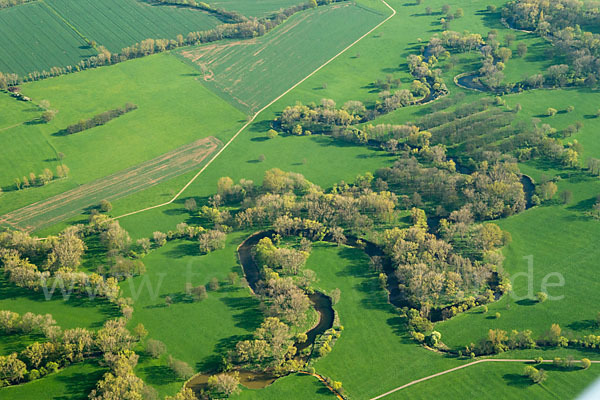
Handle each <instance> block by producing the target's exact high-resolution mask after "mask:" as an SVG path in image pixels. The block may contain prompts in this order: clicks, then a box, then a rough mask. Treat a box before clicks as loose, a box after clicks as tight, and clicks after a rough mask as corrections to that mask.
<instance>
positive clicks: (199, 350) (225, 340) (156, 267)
mask: <svg viewBox="0 0 600 400" xmlns="http://www.w3.org/2000/svg"><path fill="white" fill-rule="evenodd" d="M246 235H247V233H246V234H243V233H235V234H231V235H229V237H228V239H227V247H226V248H225V249H224V250H218V251H215V252H213V253H210V254H208V255H200V250H199V249H198V245H197V244H196V243H194V242H189V241H176V242H169V243H168V244H167V245H166V246H164V247H162V248H160V249H158V250H156V251H154V252H152V253H151V254H150V255H148V256H147V257H145V258H144V263H145V264H146V268H147V272H146V274H145V275H143V276H139V277H136V278H132V279H129V280H128V281H125V282H123V283H122V284H121V288H122V290H123V293H124V295H125V296H127V297H131V298H133V299H134V310H135V311H134V313H133V317H132V319H131V321H130V326H131V327H134V326H135V325H137V324H138V323H142V324H144V326H145V327H146V329H147V330H148V332H149V335H148V337H149V338H152V339H156V340H160V341H162V342H164V343H165V344H166V347H167V353H168V354H171V355H172V356H173V357H175V358H178V359H181V360H183V361H185V362H187V363H189V364H190V365H191V366H192V367H193V368H194V369H195V370H196V371H206V370H212V369H214V368H215V365H216V363H218V362H219V360H220V357H219V356H218V354H219V353H221V354H222V353H223V352H225V351H226V350H228V349H229V348H231V346H232V345H234V344H235V343H236V342H237V341H239V340H242V339H244V338H246V337H247V336H249V335H250V334H251V333H252V331H253V330H254V329H256V328H257V327H258V326H259V325H260V323H261V322H262V319H263V316H262V313H261V312H260V310H259V308H258V301H257V300H256V299H255V298H254V297H253V296H251V294H250V291H249V290H248V289H247V288H246V287H241V286H232V285H231V284H228V283H226V281H227V275H228V274H229V273H230V272H235V273H237V274H238V275H239V276H240V277H241V273H242V271H241V267H240V266H239V264H238V261H237V252H236V249H237V246H238V245H239V244H240V243H241V242H242V240H244V239H245V236H246ZM213 277H216V278H217V279H218V280H219V282H220V286H221V287H220V288H219V289H218V290H216V291H211V290H209V291H208V298H207V299H205V300H202V301H199V302H193V301H192V300H191V299H190V298H189V297H188V296H187V295H186V293H185V284H186V283H188V282H189V283H191V284H192V285H193V286H198V285H207V284H208V283H209V281H210V280H211V279H212V278H213ZM166 296H170V297H171V298H172V300H173V303H172V304H171V305H167V304H166V302H165V298H166ZM165 370H168V368H167V367H166V366H165V364H164V360H163V362H162V363H161V362H160V361H159V362H156V361H154V360H151V359H144V360H142V362H140V364H139V365H138V367H137V369H136V371H137V372H138V373H139V376H140V377H142V379H144V380H145V381H146V382H147V383H149V384H151V385H153V386H155V387H156V388H157V389H158V390H159V391H160V392H161V393H169V394H173V392H175V391H177V390H178V389H179V388H180V387H181V385H182V383H183V382H179V383H178V384H177V382H175V384H173V381H172V380H171V381H169V379H168V377H169V376H170V375H169V374H167V376H165V375H164V374H161V373H160V371H163V372H165Z"/></svg>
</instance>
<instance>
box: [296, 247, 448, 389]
mask: <svg viewBox="0 0 600 400" xmlns="http://www.w3.org/2000/svg"><path fill="white" fill-rule="evenodd" d="M306 268H308V269H312V270H314V271H315V272H316V274H317V278H318V282H317V283H316V285H315V286H316V287H317V288H319V289H321V290H324V291H325V293H327V292H329V291H331V290H333V289H335V288H339V289H340V290H341V296H340V300H339V302H338V303H337V304H336V305H335V306H334V308H335V309H336V311H337V313H338V315H339V318H340V324H341V325H342V326H343V327H344V331H343V332H342V335H341V337H340V338H339V339H338V340H337V342H336V343H335V346H333V350H332V351H331V353H330V354H328V355H327V356H326V357H324V358H322V359H320V360H318V361H317V362H316V363H315V364H314V367H315V369H316V370H317V372H318V373H320V374H322V375H325V376H329V377H331V378H332V379H334V380H336V381H341V382H342V383H343V385H344V388H345V389H346V390H347V391H348V393H349V395H350V396H352V397H353V398H360V399H366V398H371V397H374V396H376V395H379V394H381V393H384V392H386V391H388V390H390V389H392V388H394V387H397V386H400V385H402V384H404V383H408V382H410V381H411V380H413V379H418V378H421V377H423V376H427V375H429V373H430V372H429V371H440V370H443V369H447V368H452V367H455V366H458V365H459V363H460V362H459V361H456V360H452V359H447V358H444V357H440V355H438V354H435V353H433V352H430V351H427V350H425V349H423V348H422V347H420V346H419V345H417V344H415V343H414V342H413V341H412V339H411V338H410V336H409V335H408V332H407V331H406V329H405V327H404V322H403V319H402V318H401V317H400V316H399V315H398V313H397V312H396V311H395V310H394V308H393V307H392V306H391V305H390V304H389V303H388V302H387V293H386V292H385V291H384V290H382V289H381V288H380V286H379V281H378V279H377V274H376V273H375V272H373V271H371V270H369V261H368V257H367V256H366V255H365V254H364V252H363V251H362V250H359V249H355V248H351V247H346V246H341V247H338V246H336V245H333V244H328V243H322V244H318V245H315V246H313V250H312V252H311V255H310V257H309V259H308V261H307V264H306ZM408 360H410V362H408Z"/></svg>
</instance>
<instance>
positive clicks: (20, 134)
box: [0, 54, 245, 214]
mask: <svg viewBox="0 0 600 400" xmlns="http://www.w3.org/2000/svg"><path fill="white" fill-rule="evenodd" d="M195 75H196V74H195V71H194V69H193V68H191V67H189V66H187V65H185V64H183V63H181V62H180V61H179V60H178V59H176V58H175V57H173V56H171V55H169V54H158V55H155V56H151V57H147V58H143V59H138V60H133V61H129V62H125V63H121V64H118V65H115V66H111V67H107V68H99V69H95V70H88V71H84V72H81V73H77V74H71V75H67V76H61V77H58V78H54V79H49V80H44V81H39V82H35V83H31V84H27V85H24V86H23V91H24V92H25V93H26V94H27V95H28V96H30V97H31V98H33V99H34V100H37V101H40V100H43V99H46V100H49V101H50V104H51V107H52V108H54V109H57V110H58V114H57V116H56V118H55V119H54V120H53V121H52V122H50V123H49V124H34V125H21V126H18V127H15V128H12V129H8V130H5V131H2V132H0V134H1V135H2V137H3V138H5V139H4V140H3V144H4V146H3V147H2V149H0V166H1V172H0V185H1V186H2V187H3V190H4V191H5V192H6V193H4V195H3V196H2V199H0V214H5V213H6V212H9V211H12V210H14V209H17V208H20V207H23V206H25V205H28V204H31V203H34V202H36V201H39V200H43V199H46V198H49V197H51V196H53V195H56V194H59V193H62V192H64V191H66V190H69V189H73V188H75V187H77V186H79V185H82V184H85V183H88V182H92V181H94V180H97V179H100V178H103V177H105V176H107V175H110V174H114V173H116V172H119V171H122V170H125V169H127V168H130V167H133V166H135V165H138V164H140V163H142V162H144V161H147V160H150V159H153V158H155V157H158V156H160V155H162V154H164V153H166V152H168V151H170V150H173V149H176V148H178V147H181V146H183V145H186V144H188V143H191V142H194V141H196V140H198V139H201V138H205V137H208V136H214V137H216V138H218V139H219V140H221V141H222V142H226V141H227V140H228V139H229V138H230V137H231V136H232V135H233V134H234V133H235V132H236V131H237V130H238V129H239V127H240V126H241V124H242V123H243V122H244V119H245V116H244V115H243V114H242V113H241V112H239V111H237V110H236V109H235V108H233V107H232V106H230V105H229V104H227V103H226V102H225V101H223V100H221V99H220V98H219V97H218V96H216V95H214V94H212V93H211V92H210V91H209V90H208V89H205V88H204V87H203V86H202V85H200V84H199V83H198V82H197V81H196V80H195V78H196V76H195ZM179 99H184V101H185V103H186V105H185V106H183V107H182V106H181V105H180V104H179V103H178V100H179ZM127 102H131V103H135V104H137V105H138V109H137V110H135V111H132V112H130V113H128V114H126V115H123V116H121V117H119V118H117V119H115V120H112V121H110V122H108V123H107V124H106V125H103V126H99V127H96V128H93V129H90V130H86V131H83V132H79V133H77V134H73V135H67V136H63V135H57V132H59V131H60V130H62V129H64V128H66V127H67V126H68V125H70V124H72V123H75V122H77V121H79V120H80V119H82V118H91V117H93V116H94V115H96V114H98V113H101V112H104V111H106V110H109V109H113V108H116V107H121V106H122V105H123V104H125V103H127ZM15 106H19V107H21V105H20V104H19V103H16V102H15ZM98 149H102V151H98ZM58 152H62V153H63V154H65V158H64V160H63V162H64V163H65V164H66V165H68V166H69V168H70V170H71V173H70V177H69V178H68V179H65V180H59V181H55V182H52V183H50V184H49V185H47V186H45V187H36V188H30V189H27V190H21V191H15V190H13V189H14V186H13V182H14V178H16V177H20V176H23V175H26V174H29V172H35V173H36V174H39V173H41V171H42V170H43V169H44V168H50V169H52V170H53V171H55V168H56V165H58V162H57V160H56V157H57V153H58Z"/></svg>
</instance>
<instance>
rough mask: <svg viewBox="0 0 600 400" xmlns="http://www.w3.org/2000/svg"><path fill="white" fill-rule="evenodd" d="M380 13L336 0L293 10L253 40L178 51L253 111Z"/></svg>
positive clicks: (230, 98)
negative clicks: (315, 6) (273, 28)
mask: <svg viewBox="0 0 600 400" xmlns="http://www.w3.org/2000/svg"><path fill="white" fill-rule="evenodd" d="M382 19H383V15H382V14H380V13H378V12H374V11H371V10H367V9H365V8H361V7H357V6H355V5H354V4H353V3H351V2H343V3H335V4H333V5H331V6H327V7H318V8H315V9H311V10H306V11H303V12H301V13H297V14H295V15H294V16H292V17H291V18H290V19H289V20H288V21H286V22H285V23H284V24H283V25H281V26H279V27H277V28H276V29H275V30H273V31H272V32H269V34H268V35H265V36H261V37H259V38H256V39H253V40H245V41H235V42H232V41H228V42H224V43H222V44H214V43H212V44H207V45H202V46H198V47H192V48H185V49H183V50H180V51H178V52H177V53H178V54H180V55H182V56H184V57H185V58H186V59H189V60H190V62H193V63H194V64H195V65H197V67H198V68H199V69H200V70H201V71H202V73H203V74H204V76H205V80H206V83H205V84H206V85H207V86H208V87H210V88H212V89H213V90H215V91H216V92H217V93H220V94H221V95H222V96H223V97H224V98H225V99H227V100H228V101H230V102H232V104H235V105H236V106H238V107H241V108H242V109H244V110H250V111H252V112H256V111H258V110H259V109H260V108H262V107H263V106H264V105H266V104H267V103H269V101H271V100H273V99H274V98H276V97H277V96H278V95H280V94H282V93H283V92H285V91H286V90H287V89H289V88H290V87H291V86H292V85H294V84H295V83H296V82H298V81H299V80H301V79H302V78H304V77H305V76H306V75H308V74H309V73H310V72H312V71H313V70H314V69H315V68H317V67H318V66H320V65H321V64H323V63H324V62H325V61H327V60H328V59H329V58H331V57H332V56H333V55H335V54H336V53H338V52H339V51H341V50H342V49H344V47H346V46H347V45H348V44H349V43H351V42H352V41H354V40H355V39H357V38H358V37H360V36H361V35H362V34H363V33H365V32H367V31H368V30H369V29H371V28H372V27H373V26H375V25H376V24H377V23H378V22H380V21H381V20H382ZM299 39H301V40H299ZM283 55H285V56H283ZM278 71H285V73H279V72H278Z"/></svg>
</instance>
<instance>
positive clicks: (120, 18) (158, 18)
mask: <svg viewBox="0 0 600 400" xmlns="http://www.w3.org/2000/svg"><path fill="white" fill-rule="evenodd" d="M44 1H46V2H47V4H48V5H49V6H50V7H52V8H53V9H54V10H56V11H57V12H58V13H59V14H60V15H61V16H62V17H63V18H65V19H66V20H67V21H68V22H69V23H70V24H71V25H73V26H74V27H75V28H76V29H77V30H78V31H79V32H80V33H81V34H82V35H83V36H84V37H86V38H87V39H89V40H94V41H96V42H97V43H98V44H99V45H103V46H105V47H106V48H107V49H109V50H110V51H112V52H120V51H121V49H122V48H123V47H127V46H131V45H132V44H135V43H137V42H140V41H142V40H144V39H149V38H152V39H158V38H160V39H175V37H176V36H177V35H178V34H181V35H183V36H185V35H187V34H188V33H189V32H196V31H203V30H208V29H212V28H214V27H215V26H217V25H218V24H221V23H222V22H221V21H219V20H218V19H217V18H215V17H214V16H212V15H210V14H209V13H207V12H205V11H201V10H197V9H191V8H185V7H173V6H166V5H158V4H150V3H148V2H146V1H138V0H118V1H117V0H100V1H91V0H78V1H68V0H44Z"/></svg>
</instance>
